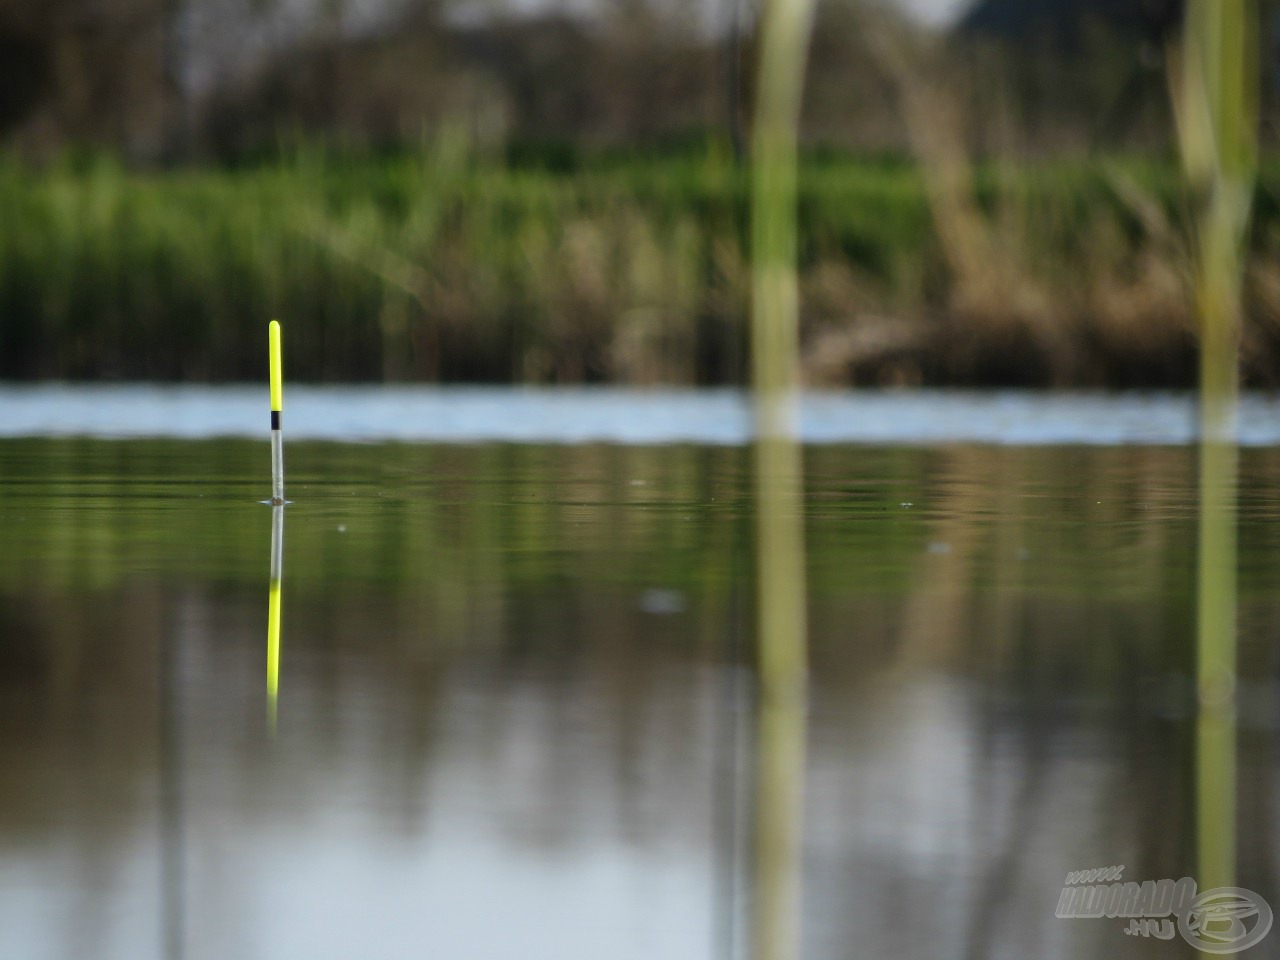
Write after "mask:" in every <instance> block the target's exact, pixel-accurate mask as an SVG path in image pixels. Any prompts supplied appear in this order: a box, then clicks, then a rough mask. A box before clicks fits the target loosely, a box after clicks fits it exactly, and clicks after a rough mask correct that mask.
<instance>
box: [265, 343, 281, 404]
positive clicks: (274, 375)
mask: <svg viewBox="0 0 1280 960" xmlns="http://www.w3.org/2000/svg"><path fill="white" fill-rule="evenodd" d="M267 339H268V342H269V343H270V348H271V409H272V410H274V411H275V412H277V413H279V412H280V411H282V410H284V375H283V373H282V369H283V367H282V365H281V362H280V321H279V320H272V321H271V325H270V326H269V327H268V336H267Z"/></svg>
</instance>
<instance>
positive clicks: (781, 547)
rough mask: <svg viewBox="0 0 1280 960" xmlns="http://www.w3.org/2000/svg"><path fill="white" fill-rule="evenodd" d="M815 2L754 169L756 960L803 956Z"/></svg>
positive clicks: (774, 83) (782, 33) (766, 12)
mask: <svg viewBox="0 0 1280 960" xmlns="http://www.w3.org/2000/svg"><path fill="white" fill-rule="evenodd" d="M812 17H813V4H812V0H766V3H765V5H764V9H763V13H762V20H761V32H762V37H761V58H760V68H759V81H758V83H759V91H758V94H757V102H756V112H755V135H754V145H753V151H754V152H753V166H752V195H751V209H752V261H753V263H752V311H751V363H752V384H753V387H754V391H755V420H756V445H755V473H756V516H757V530H756V536H757V546H756V552H757V576H758V605H759V611H758V618H759V619H758V622H757V630H758V638H759V639H758V643H759V659H760V719H759V731H758V744H757V750H758V754H757V768H756V810H755V845H756V849H755V890H754V894H755V900H754V911H753V928H752V943H753V952H754V956H755V957H756V958H757V960H790V958H794V957H798V956H799V954H800V877H801V850H802V846H803V816H802V813H803V810H802V808H803V797H804V786H803V785H804V766H805V720H806V713H807V711H806V704H807V661H808V655H807V650H806V634H807V627H806V622H805V621H806V618H805V553H804V531H803V513H802V499H803V477H802V465H801V456H800V448H799V444H798V442H797V438H796V406H797V379H798V378H797V368H798V364H799V294H798V286H797V280H796V167H797V160H796V154H797V140H798V130H799V123H800V103H801V97H802V92H803V86H804V71H805V60H806V53H807V49H808V39H809V33H810V24H811V22H812Z"/></svg>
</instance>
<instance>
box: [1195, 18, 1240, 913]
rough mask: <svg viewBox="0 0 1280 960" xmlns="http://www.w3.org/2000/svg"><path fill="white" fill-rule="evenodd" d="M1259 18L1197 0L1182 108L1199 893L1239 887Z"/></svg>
mask: <svg viewBox="0 0 1280 960" xmlns="http://www.w3.org/2000/svg"><path fill="white" fill-rule="evenodd" d="M1256 16H1257V11H1256V8H1255V7H1254V4H1253V2H1252V0H1192V2H1191V3H1190V4H1189V5H1188V7H1187V20H1186V34H1185V37H1184V41H1183V54H1182V73H1181V85H1180V88H1179V89H1178V90H1177V91H1176V96H1177V99H1176V101H1175V104H1176V107H1177V114H1178V120H1179V136H1180V139H1181V146H1182V155H1183V163H1184V168H1185V174H1186V177H1187V181H1188V184H1189V186H1190V188H1191V191H1192V196H1193V198H1194V200H1195V202H1196V204H1197V209H1196V214H1197V223H1196V226H1197V261H1196V272H1195V278H1196V305H1197V309H1198V313H1199V318H1200V478H1199V481H1200V518H1199V552H1198V576H1197V625H1196V627H1197V630H1196V633H1197V642H1196V663H1197V668H1196V669H1197V686H1198V690H1199V713H1198V718H1197V731H1196V826H1197V831H1196V836H1197V861H1198V878H1197V879H1198V880H1199V883H1200V885H1201V886H1202V887H1206V888H1208V887H1220V886H1231V885H1233V884H1234V882H1235V850H1236V727H1235V702H1236V701H1235V687H1236V556H1237V554H1236V491H1237V454H1236V407H1237V398H1238V393H1239V350H1240V326H1241V282H1242V276H1243V269H1244V257H1245V238H1246V235H1247V233H1248V229H1249V217H1250V210H1251V201H1252V197H1253V185H1254V176H1255V169H1256V165H1257V133H1256V128H1257V80H1258V69H1257V68H1258V63H1257V55H1256V50H1255V49H1254V48H1255V46H1256V43H1257V40H1256V38H1257V31H1256V29H1255V28H1256Z"/></svg>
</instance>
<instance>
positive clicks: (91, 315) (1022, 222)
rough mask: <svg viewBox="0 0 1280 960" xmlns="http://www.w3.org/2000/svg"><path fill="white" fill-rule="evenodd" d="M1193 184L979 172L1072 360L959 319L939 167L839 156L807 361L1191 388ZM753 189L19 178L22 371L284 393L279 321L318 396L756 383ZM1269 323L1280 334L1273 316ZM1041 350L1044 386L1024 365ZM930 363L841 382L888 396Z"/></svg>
mask: <svg viewBox="0 0 1280 960" xmlns="http://www.w3.org/2000/svg"><path fill="white" fill-rule="evenodd" d="M1116 169H1119V170H1122V171H1123V178H1124V180H1125V182H1126V183H1128V184H1130V185H1131V187H1132V189H1131V190H1130V191H1129V193H1127V194H1124V195H1122V193H1123V191H1118V190H1117V187H1116V176H1115V175H1114V173H1113V172H1111V171H1114V170H1116ZM1178 183H1179V180H1178V172H1177V169H1176V167H1175V166H1174V165H1173V164H1168V165H1164V164H1160V163H1156V162H1153V161H1125V162H1121V163H1118V164H1114V165H1109V166H1107V167H1103V166H1101V165H1094V166H1089V167H1086V166H1084V165H1080V164H1077V165H1071V164H1059V165H1056V166H1053V167H1045V168H1038V169H1035V170H1023V171H1018V172H1015V173H1008V172H1002V171H999V170H996V169H987V170H983V171H981V172H980V173H979V175H978V177H977V183H976V184H975V197H976V198H977V201H978V203H979V206H980V208H981V209H982V210H983V211H984V216H985V217H986V218H987V220H988V222H989V224H990V227H991V230H992V233H993V235H994V236H996V237H997V239H998V240H999V241H1000V242H999V244H997V247H996V248H997V249H998V250H1001V251H1004V253H1002V259H1005V260H1007V261H1008V262H1007V263H1004V264H1002V269H1007V270H1009V271H1012V275H1016V276H1018V277H1023V278H1026V282H1027V283H1028V284H1032V285H1034V287H1035V289H1036V290H1037V291H1039V294H1040V295H1039V299H1038V300H1037V299H1035V298H1031V300H1029V301H1028V302H1032V303H1038V302H1043V303H1045V304H1047V306H1045V307H1042V308H1034V309H1042V310H1043V311H1044V312H1045V314H1046V317H1047V322H1049V323H1052V324H1056V325H1058V326H1060V327H1061V328H1062V330H1063V331H1064V336H1065V337H1066V340H1065V342H1066V343H1067V344H1068V345H1069V346H1071V348H1072V349H1073V350H1075V351H1076V353H1077V354H1079V356H1074V355H1073V358H1066V359H1064V358H1063V357H1059V356H1057V353H1058V352H1061V346H1060V345H1058V346H1054V347H1053V348H1052V349H1049V350H1047V352H1046V348H1045V347H1044V346H1043V345H1039V346H1038V345H1037V344H1035V343H1030V344H1029V345H1028V344H1026V343H1022V344H1021V346H1019V344H1020V343H1021V341H1020V340H1019V336H1018V330H1019V329H1020V328H1019V326H1018V324H1023V325H1030V324H1031V323H1032V321H1036V320H1040V319H1045V318H1039V317H1026V316H1023V315H1022V314H1025V313H1026V312H1027V311H1028V309H1033V308H1027V307H1025V306H1024V307H1022V308H1020V310H1019V311H1015V316H1014V317H1013V321H1012V322H1006V321H1008V318H1007V317H1004V316H1003V314H1004V313H1005V312H1007V311H1006V305H1004V304H1002V303H1001V302H999V298H995V299H994V300H993V302H992V303H990V304H986V305H984V304H977V305H975V304H972V303H966V304H964V305H963V306H958V305H957V303H956V301H955V291H954V289H953V283H952V278H951V277H950V276H949V274H948V269H947V258H946V257H945V256H944V255H943V254H944V251H942V249H941V248H940V243H939V240H938V239H937V236H936V234H935V231H934V229H933V221H932V216H931V212H930V208H929V203H928V200H927V198H926V195H925V192H924V189H923V185H922V182H921V180H920V178H919V176H918V175H917V173H916V172H915V171H914V170H913V168H912V167H910V166H909V165H907V164H905V163H901V162H896V161H893V160H884V159H867V160H859V159H856V158H848V157H840V156H835V155H831V154H829V153H828V154H824V155H822V156H815V157H811V158H809V159H808V160H807V161H806V162H805V163H804V164H803V166H802V173H801V184H800V263H801V284H802V295H803V299H804V318H803V328H804V337H805V340H806V342H807V343H808V342H813V341H814V340H815V338H820V337H821V335H822V334H824V333H830V332H831V331H833V330H834V331H841V330H844V329H848V328H852V327H853V326H855V325H857V324H859V323H868V322H874V321H875V320H876V319H877V318H885V317H889V318H895V319H902V320H905V321H908V322H910V323H911V324H914V325H915V326H914V328H913V329H915V330H916V331H917V334H918V335H917V340H916V342H915V345H914V346H913V347H911V348H910V349H909V350H908V354H909V356H908V357H907V358H906V361H905V362H907V363H908V366H909V367H910V368H911V370H913V371H914V373H913V374H912V376H913V377H914V378H915V379H920V380H923V381H925V382H936V383H946V382H961V383H963V382H978V383H983V382H991V383H1000V382H1021V381H1022V380H1028V381H1029V382H1079V383H1089V382H1094V381H1096V380H1098V379H1099V378H1101V381H1102V382H1105V383H1109V384H1114V385H1126V383H1129V382H1132V383H1137V384H1141V383H1150V384H1160V385H1164V384H1173V383H1184V382H1185V383H1186V384H1187V385H1189V384H1190V383H1191V382H1192V380H1193V378H1194V359H1193V346H1194V342H1193V338H1192V336H1191V334H1190V331H1191V330H1192V329H1193V325H1192V323H1191V320H1190V312H1189V306H1188V305H1187V304H1186V303H1185V302H1183V300H1184V299H1185V298H1183V299H1179V298H1180V297H1181V296H1182V292H1183V291H1180V290H1175V291H1174V292H1173V293H1172V294H1170V293H1169V292H1168V291H1167V290H1165V289H1164V287H1160V288H1159V290H1160V291H1163V292H1161V294H1160V296H1159V297H1157V298H1156V299H1155V300H1151V299H1150V298H1148V297H1145V294H1144V290H1145V288H1144V287H1143V286H1142V285H1143V283H1146V282H1147V279H1146V274H1144V273H1143V272H1142V271H1150V270H1151V267H1152V263H1155V264H1156V266H1159V267H1161V268H1163V269H1165V270H1166V271H1167V272H1168V273H1169V274H1170V275H1176V276H1181V272H1184V265H1183V264H1182V262H1181V259H1180V258H1181V257H1182V256H1183V252H1182V251H1181V250H1180V249H1179V247H1178V246H1177V241H1178V239H1179V238H1180V237H1182V236H1183V235H1184V234H1185V229H1184V226H1183V223H1184V219H1183V217H1182V215H1181V212H1180V211H1181V209H1182V206H1183V202H1182V196H1181V190H1180V188H1179V186H1178ZM1277 185H1280V169H1277V167H1276V166H1275V165H1274V164H1272V165H1271V166H1270V167H1267V166H1265V165H1264V169H1263V172H1262V178H1261V186H1260V188H1259V197H1258V205H1257V212H1258V230H1257V234H1256V237H1257V239H1256V240H1255V248H1256V252H1257V253H1258V257H1257V259H1258V262H1259V264H1262V265H1263V267H1264V268H1265V265H1266V264H1267V263H1268V262H1269V261H1268V256H1267V255H1268V254H1269V253H1270V251H1272V250H1274V249H1275V248H1276V247H1277V246H1280V242H1278V241H1280V229H1278V228H1280V217H1278V216H1277V204H1276V202H1275V197H1276V194H1277V191H1276V187H1277ZM748 188H749V185H748V181H747V171H746V170H744V169H739V168H735V167H734V166H733V165H732V163H731V162H730V161H729V160H728V159H727V157H725V156H724V155H723V153H721V152H716V151H709V152H707V153H705V154H697V155H694V154H689V155H682V156H675V157H666V158H650V159H646V160H643V161H641V160H634V161H626V160H622V159H618V158H606V159H602V160H600V161H599V162H598V163H591V162H585V161H584V162H579V163H577V164H575V169H574V170H573V172H571V173H559V172H555V171H554V170H548V169H544V168H540V167H538V166H536V165H528V164H525V165H506V164H504V163H496V162H492V161H482V160H477V159H476V158H474V157H471V156H470V155H468V153H467V152H466V150H465V148H463V147H451V146H450V145H449V144H448V143H442V144H440V145H437V146H435V147H433V148H432V149H430V150H427V151H424V152H423V153H422V154H421V155H401V156H397V157H390V158H365V159H359V158H345V159H342V158H336V157H326V156H322V155H318V154H317V155H302V156H300V157H298V158H295V159H293V160H291V161H289V162H283V163H278V164H272V165H263V166H256V167H248V168H242V169H238V170H194V171H184V172H178V173H170V174H138V173H129V172H126V171H124V170H122V169H121V168H120V167H119V166H117V165H113V164H112V163H110V162H104V161H98V162H90V163H82V164H80V165H77V166H71V165H67V166H63V167H58V168H54V169H52V170H47V171H44V172H40V173H36V172H33V171H30V170H27V169H24V168H22V167H20V166H18V165H15V164H3V163H0V377H5V378H16V379H38V378H69V379H114V378H146V379H160V380H198V381H225V380H257V379H261V376H262V374H263V368H264V363H265V361H264V350H263V341H264V339H265V334H264V328H265V325H266V321H267V320H268V319H269V318H271V317H273V316H278V317H279V318H280V319H281V320H282V321H284V323H285V325H286V330H287V345H288V352H287V359H286V363H287V367H288V375H289V376H290V378H292V379H297V380H308V381H349V380H378V379H390V380H441V379H443V380H453V381H497V382H503V381H530V382H596V381H615V382H625V383H646V382H670V383H719V382H740V380H741V378H742V375H743V373H744V370H745V363H744V359H745V358H744V353H745V329H744V318H745V315H746V305H747V298H748V290H749V279H748V269H747V268H748V263H749V252H748V249H747V248H748V243H749V242H748V240H747V235H746V231H747V223H748V209H747V203H748ZM1133 190H1136V191H1138V193H1139V196H1140V200H1141V203H1142V204H1146V205H1147V206H1146V207H1145V208H1144V210H1145V213H1144V212H1143V211H1140V210H1139V209H1137V208H1135V200H1134V197H1133V196H1132V192H1133ZM1139 206H1141V204H1139ZM1152 210H1154V211H1157V212H1158V219H1159V220H1160V224H1163V226H1162V227H1160V229H1156V228H1155V227H1153V225H1152V223H1151V222H1150V217H1149V214H1150V213H1151V211H1152ZM1160 224H1157V225H1156V226H1160ZM1171 238H1172V239H1171ZM1006 254H1007V255H1006ZM1165 286H1167V284H1166V285H1165ZM1131 288H1132V289H1131ZM1153 289H1154V288H1153ZM1135 290H1136V295H1135V293H1134V291H1135ZM1122 294H1123V296H1122ZM1135 300H1136V303H1137V304H1138V306H1137V308H1135V307H1134V303H1135ZM1254 306H1255V308H1256V310H1258V311H1262V312H1263V313H1264V315H1263V317H1262V319H1263V320H1267V319H1268V318H1269V316H1270V314H1269V313H1266V311H1267V310H1269V307H1268V302H1267V301H1265V299H1264V300H1260V301H1259V302H1258V303H1256V304H1255V305H1254ZM1179 311H1181V312H1179ZM1147 314H1149V315H1147ZM867 318H872V320H868V319H867ZM1011 324H1012V325H1011ZM1135 325H1136V328H1137V329H1138V330H1139V331H1140V332H1142V331H1145V333H1144V334H1143V335H1141V336H1136V337H1135V335H1134V329H1135ZM1258 329H1259V330H1260V331H1262V334H1260V336H1262V340H1261V341H1260V342H1259V343H1258V344H1255V345H1254V348H1255V349H1254V351H1253V355H1254V356H1255V357H1256V358H1258V359H1257V360H1256V362H1255V363H1254V367H1255V368H1256V370H1258V371H1265V370H1267V369H1274V368H1275V365H1274V364H1271V363H1270V362H1269V361H1270V359H1273V358H1274V353H1275V350H1274V344H1272V343H1271V342H1270V341H1268V340H1266V337H1265V333H1266V331H1267V330H1269V329H1270V327H1269V326H1268V325H1267V324H1266V323H1260V324H1259V327H1258ZM1011 330H1012V333H1011V332H1010V331H1011ZM1117 331H1119V332H1117ZM1147 334H1149V335H1147ZM1024 339H1025V338H1024ZM1019 349H1021V350H1023V351H1026V352H1027V356H1026V357H1025V358H1023V359H1024V360H1025V362H1024V363H1021V364H1019V365H1015V366H1017V367H1018V368H1019V369H1021V370H1022V371H1023V373H1022V374H1016V373H1015V374H1014V375H1009V374H1008V373H1007V371H1006V372H1001V371H1002V370H1004V367H1003V366H1002V365H1001V364H1000V363H998V362H997V361H999V359H1000V357H1001V356H1002V355H1003V352H1006V351H1008V350H1014V352H1015V353H1016V351H1017V350H1019ZM965 351H967V352H965ZM975 351H976V353H975ZM962 354H963V355H962ZM975 357H976V358H977V359H976V360H975V359H974V358H975ZM984 357H985V358H987V360H984V359H983V358H984ZM1189 357H1190V358H1191V359H1190V360H1188V358H1189ZM837 359H838V360H839V359H840V358H837ZM1068 359H1069V361H1070V362H1068ZM988 361H989V362H988ZM902 362H904V361H903V358H901V357H885V356H880V355H874V356H871V357H869V358H865V357H864V358H859V357H856V356H855V357H853V358H852V359H850V361H849V362H848V363H847V364H844V365H843V366H842V365H841V364H840V363H837V364H836V366H837V367H838V368H839V369H840V370H841V371H843V372H842V373H841V374H840V376H841V377H848V378H852V379H854V380H856V381H859V382H865V381H867V380H875V379H878V378H880V376H881V374H882V373H883V372H884V370H886V369H889V370H890V371H891V372H892V370H896V369H899V368H900V367H901V365H902ZM895 365H896V366H895ZM1100 371H1101V372H1100ZM1091 378H1092V379H1091ZM1256 379H1257V377H1256V376H1255V381H1256Z"/></svg>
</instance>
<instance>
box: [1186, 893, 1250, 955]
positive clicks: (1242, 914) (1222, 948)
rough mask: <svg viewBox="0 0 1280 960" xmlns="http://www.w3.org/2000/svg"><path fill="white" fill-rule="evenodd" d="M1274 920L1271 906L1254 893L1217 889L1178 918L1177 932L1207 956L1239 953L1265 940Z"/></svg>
mask: <svg viewBox="0 0 1280 960" xmlns="http://www.w3.org/2000/svg"><path fill="white" fill-rule="evenodd" d="M1273 919H1274V918H1273V916H1272V913H1271V906H1270V905H1269V904H1268V903H1267V901H1265V900H1263V899H1262V898H1261V897H1260V896H1258V895H1257V894H1256V893H1254V892H1253V891H1252V890H1246V889H1245V888H1244V887H1214V888H1213V889H1212V890H1205V891H1204V892H1203V893H1201V894H1200V895H1199V896H1197V897H1196V898H1195V899H1194V900H1193V901H1192V902H1191V903H1190V904H1188V905H1187V907H1186V909H1184V910H1183V911H1182V912H1181V913H1180V914H1179V915H1178V932H1179V933H1180V934H1182V939H1184V940H1186V941H1187V943H1189V944H1191V945H1192V946H1193V947H1195V948H1196V949H1197V950H1203V951H1204V952H1205V953H1218V954H1225V953H1239V952H1240V951H1241V950H1247V949H1249V948H1250V947H1252V946H1253V945H1254V944H1255V943H1257V942H1258V941H1259V940H1261V939H1262V938H1263V937H1265V936H1266V935H1267V933H1268V931H1270V930H1271V922H1272V920H1273ZM1247 920H1252V921H1253V922H1252V923H1246V922H1245V921H1247Z"/></svg>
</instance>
